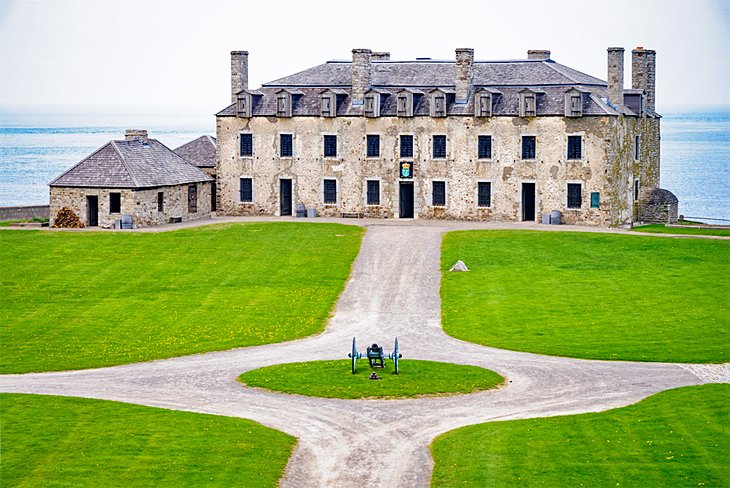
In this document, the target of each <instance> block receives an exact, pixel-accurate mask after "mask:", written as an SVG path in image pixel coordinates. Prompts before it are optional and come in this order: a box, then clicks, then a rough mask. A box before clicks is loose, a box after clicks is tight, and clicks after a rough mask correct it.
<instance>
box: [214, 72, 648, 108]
mask: <svg viewBox="0 0 730 488" xmlns="http://www.w3.org/2000/svg"><path fill="white" fill-rule="evenodd" d="M454 70H455V62H454V61H438V60H416V61H390V60H388V61H379V60H373V61H372V71H371V88H372V89H377V90H381V91H383V92H384V95H383V96H382V97H381V102H382V103H381V112H380V114H381V116H395V115H396V110H395V109H396V105H395V99H396V97H395V94H396V93H397V92H398V91H399V90H401V89H403V88H409V89H414V90H417V91H419V92H422V93H423V95H416V96H415V98H414V115H416V116H419V115H429V108H428V99H429V98H428V92H429V91H430V90H432V89H434V88H441V89H443V90H445V91H447V92H448V91H452V90H453V89H454V88H455V86H454V72H455V71H454ZM284 88H286V89H289V90H296V91H297V92H300V93H302V95H296V96H293V97H292V98H293V109H292V115H293V116H295V117H296V116H320V93H321V92H322V90H323V89H325V88H330V89H337V90H341V91H344V93H346V94H347V95H345V96H338V97H337V98H338V103H337V115H338V116H348V115H350V116H357V115H362V108H363V107H362V106H358V105H355V106H353V105H352V100H351V98H350V93H351V90H352V62H350V61H329V62H327V63H325V64H321V65H318V66H315V67H313V68H309V69H307V70H304V71H302V72H299V73H295V74H293V75H290V76H285V77H284V78H280V79H278V80H274V81H271V82H269V83H265V84H264V85H263V86H262V87H261V88H260V89H259V90H256V91H250V93H252V94H254V95H255V96H254V97H253V115H254V116H262V117H269V116H275V115H276V93H277V92H278V91H280V90H282V89H284ZM479 88H489V89H494V90H497V91H499V92H500V94H498V95H495V96H494V107H493V112H492V114H493V115H494V116H500V115H505V116H515V115H517V114H518V113H519V91H520V90H522V89H524V88H531V89H534V90H536V91H538V92H542V93H540V94H539V95H538V96H537V115H557V116H563V115H564V114H565V102H564V96H565V92H566V91H567V90H569V89H571V88H578V89H580V90H581V91H583V92H586V96H585V97H584V105H583V114H584V115H618V114H619V111H618V110H617V109H616V107H613V106H611V105H610V104H609V103H608V102H607V97H608V92H607V83H606V82H605V81H603V80H600V79H598V78H595V77H593V76H590V75H587V74H585V73H581V72H580V71H577V70H575V69H573V68H569V67H568V66H564V65H562V64H560V63H556V62H555V61H553V60H551V59H547V60H508V61H474V77H473V89H474V90H477V89H479ZM447 112H448V114H449V115H473V114H474V98H473V97H470V99H469V102H468V103H467V104H456V103H453V97H450V99H449V100H448V102H447ZM622 112H623V113H625V114H627V115H634V114H633V112H631V110H629V109H626V108H625V107H623V108H622ZM217 115H218V116H235V115H236V112H235V105H230V106H228V107H227V108H225V109H223V110H222V111H220V112H219V113H218V114H217Z"/></svg>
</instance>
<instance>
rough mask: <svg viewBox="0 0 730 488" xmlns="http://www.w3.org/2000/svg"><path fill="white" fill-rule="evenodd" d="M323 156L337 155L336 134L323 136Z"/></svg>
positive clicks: (331, 156) (333, 156)
mask: <svg viewBox="0 0 730 488" xmlns="http://www.w3.org/2000/svg"><path fill="white" fill-rule="evenodd" d="M324 157H325V158H336V157H337V136H324Z"/></svg>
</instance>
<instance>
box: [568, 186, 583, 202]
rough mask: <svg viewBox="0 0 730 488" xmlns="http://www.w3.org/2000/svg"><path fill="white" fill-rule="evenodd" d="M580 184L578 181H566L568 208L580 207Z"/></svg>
mask: <svg viewBox="0 0 730 488" xmlns="http://www.w3.org/2000/svg"><path fill="white" fill-rule="evenodd" d="M580 187H581V185H580V183H568V208H580V206H581V188H580Z"/></svg>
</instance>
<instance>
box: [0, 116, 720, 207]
mask: <svg viewBox="0 0 730 488" xmlns="http://www.w3.org/2000/svg"><path fill="white" fill-rule="evenodd" d="M663 115H664V118H663V119H662V141H661V161H662V163H661V186H662V188H666V189H668V190H670V191H672V192H673V193H674V194H675V195H677V197H678V198H679V213H680V214H684V215H686V216H691V217H702V218H708V219H709V218H714V219H730V107H726V108H722V109H717V110H711V111H702V112H699V111H695V112H691V111H685V112H675V113H665V114H663ZM109 120H113V121H115V123H113V124H105V123H104V122H105V121H102V122H101V123H100V121H99V120H91V119H89V118H88V117H76V118H74V117H71V118H69V117H67V116H56V117H55V118H54V117H48V116H43V117H40V116H38V115H34V114H20V115H19V114H11V113H3V112H0V206H11V205H33V204H47V203H48V182H49V181H51V180H53V179H54V178H55V177H57V176H59V175H60V174H61V173H63V172H64V171H65V170H67V169H68V168H70V167H71V166H73V165H74V164H76V163H78V162H79V161H80V160H81V159H83V158H84V157H86V156H87V155H89V154H90V153H91V152H93V151H94V150H95V149H98V148H99V147H100V146H102V145H103V144H105V143H106V142H108V141H109V140H111V139H123V137H124V131H125V129H127V128H133V127H134V128H136V127H141V128H146V129H147V130H148V132H149V134H150V137H153V138H155V139H158V140H159V141H161V142H162V143H163V144H165V145H167V146H168V147H170V148H172V149H174V148H176V147H178V146H180V145H182V144H184V143H186V142H188V141H190V140H192V139H195V138H196V137H198V136H200V135H203V134H209V135H215V120H214V117H212V116H208V117H203V118H196V119H189V118H188V119H185V120H182V119H181V118H178V117H169V118H166V119H165V120H162V121H161V120H156V121H152V122H150V121H145V123H144V124H140V123H136V124H132V125H129V124H127V125H123V121H121V120H120V119H119V118H118V117H117V118H114V117H110V118H109ZM137 122H138V121H137ZM708 221H709V220H708Z"/></svg>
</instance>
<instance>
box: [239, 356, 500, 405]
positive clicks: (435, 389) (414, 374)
mask: <svg viewBox="0 0 730 488" xmlns="http://www.w3.org/2000/svg"><path fill="white" fill-rule="evenodd" d="M399 366H400V367H399V374H397V375H396V374H394V373H393V364H392V362H389V361H387V360H386V364H385V368H373V369H371V368H370V367H369V366H368V363H367V360H366V359H364V360H361V361H359V362H358V370H357V374H352V373H351V372H350V360H349V359H348V360H335V361H309V362H303V363H290V364H277V365H274V366H267V367H265V368H259V369H254V370H252V371H248V372H246V373H244V374H242V375H241V376H239V377H238V380H239V381H240V382H242V383H243V384H244V385H246V386H251V387H257V388H266V389H269V390H274V391H280V392H283V393H295V394H298V395H305V396H313V397H322V398H344V399H360V398H381V399H382V398H387V399H395V398H413V397H423V396H446V395H459V394H466V393H474V392H477V391H483V390H490V389H492V388H497V387H499V386H501V385H502V384H504V382H505V379H504V378H503V377H502V376H500V375H498V374H497V373H495V372H494V371H491V370H489V369H485V368H480V367H478V366H465V365H462V364H451V363H438V362H434V361H420V360H407V361H402V362H401V363H400V365H399ZM373 372H374V373H375V374H376V375H377V376H378V377H379V378H380V379H378V380H371V379H369V378H370V375H371V373H373Z"/></svg>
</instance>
